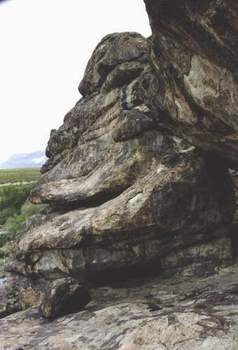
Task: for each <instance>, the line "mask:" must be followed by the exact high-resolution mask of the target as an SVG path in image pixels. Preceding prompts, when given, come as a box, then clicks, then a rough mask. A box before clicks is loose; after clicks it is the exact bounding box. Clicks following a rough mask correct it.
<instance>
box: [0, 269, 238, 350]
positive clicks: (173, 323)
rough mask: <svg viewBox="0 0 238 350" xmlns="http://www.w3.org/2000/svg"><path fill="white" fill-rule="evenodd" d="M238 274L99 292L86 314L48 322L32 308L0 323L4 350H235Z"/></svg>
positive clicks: (151, 281) (138, 284)
mask: <svg viewBox="0 0 238 350" xmlns="http://www.w3.org/2000/svg"><path fill="white" fill-rule="evenodd" d="M237 271H238V269H237V266H234V267H233V268H232V269H226V270H220V273H219V274H218V275H215V276H211V277H208V278H206V279H204V278H196V277H193V279H191V278H185V279H184V278H175V277H173V278H172V279H163V278H156V279H149V280H148V279H147V280H138V281H136V282H135V281H134V282H130V283H128V282H127V283H126V284H120V286H115V285H114V286H111V287H103V288H97V289H95V290H93V291H92V302H91V303H90V304H88V306H86V308H85V310H84V311H81V312H78V313H75V314H73V315H68V316H65V317H61V318H59V319H57V320H54V321H52V322H50V323H49V322H46V321H45V320H44V319H42V318H40V317H39V313H38V310H37V309H34V308H33V309H29V310H27V311H24V312H20V313H18V314H15V315H12V316H8V317H6V318H4V319H2V320H0V329H1V332H0V344H1V349H2V350H15V349H17V348H24V349H26V350H31V349H32V350H33V349H34V350H42V349H44V350H48V349H49V350H65V349H68V350H82V349H83V350H91V349H100V350H114V349H116V350H167V349H169V350H191V349H194V350H201V349H206V350H225V349H229V350H236V349H237V343H238V335H237V327H238V317H237V313H238V298H237V285H238V275H237Z"/></svg>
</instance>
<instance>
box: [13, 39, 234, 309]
mask: <svg viewBox="0 0 238 350" xmlns="http://www.w3.org/2000/svg"><path fill="white" fill-rule="evenodd" d="M79 89H80V91H81V93H82V95H83V97H82V99H81V100H80V101H79V102H78V103H77V104H76V106H75V107H74V108H73V109H72V110H71V111H70V112H69V113H68V114H67V115H66V117H65V119H64V124H63V125H62V126H61V127H60V128H59V130H57V131H56V130H55V131H53V132H52V134H51V138H50V141H49V144H48V148H47V155H48V156H49V161H48V164H46V166H45V167H44V171H45V173H44V174H43V175H42V177H41V179H40V181H39V183H38V185H37V186H36V188H35V189H34V190H33V191H32V193H31V200H32V202H33V203H46V204H48V205H49V207H50V208H51V211H48V213H47V214H45V215H42V216H41V217H38V218H37V220H33V221H32V223H30V224H29V225H27V228H26V230H25V233H23V234H22V236H21V239H20V241H19V243H18V249H17V255H16V259H15V262H13V263H12V264H11V266H9V271H11V272H12V273H14V274H18V275H20V276H25V277H26V278H28V281H29V284H28V283H26V285H27V290H29V291H31V290H33V293H31V292H30V293H29V295H30V297H29V298H28V297H27V295H28V294H27V293H24V292H21V293H20V295H19V298H20V304H21V303H22V302H21V299H22V298H23V299H24V302H23V304H28V300H29V303H31V296H32V295H35V293H36V294H37V293H38V289H39V302H40V300H41V296H42V293H43V294H44V293H45V285H48V282H49V283H50V281H54V279H59V278H64V277H66V276H71V277H74V278H76V279H77V280H78V281H79V282H80V283H87V284H89V285H90V286H93V285H98V284H99V285H100V284H103V283H106V282H108V281H112V280H121V279H126V278H130V277H133V276H135V275H136V274H144V273H148V272H149V273H151V272H153V273H157V274H158V273H160V272H161V271H166V272H167V273H168V274H171V273H175V272H181V273H182V271H183V270H184V271H186V272H185V273H186V274H190V275H193V274H197V275H202V274H203V275H209V274H211V273H213V272H214V271H215V269H216V267H217V266H219V265H223V264H228V263H230V262H231V260H232V249H231V242H230V238H229V235H228V234H229V230H230V227H231V226H232V219H233V213H234V208H235V207H234V205H235V202H234V195H233V184H232V181H231V177H230V174H229V172H228V169H227V165H226V164H223V163H222V162H221V161H220V159H219V158H218V157H216V156H215V155H213V154H209V153H208V154H207V153H204V152H203V151H200V150H198V149H196V148H195V147H193V146H191V145H190V144H189V143H187V141H183V140H182V139H180V138H177V137H174V136H172V135H169V134H167V133H166V132H165V131H162V130H158V129H157V117H158V108H157V105H156V103H157V98H158V96H160V95H161V84H160V81H159V79H158V77H157V75H156V74H155V71H154V68H153V67H152V66H151V62H150V44H149V42H148V40H146V39H145V38H143V37H142V36H141V35H139V34H136V33H115V34H111V35H108V36H107V37H105V38H104V39H103V40H102V41H101V42H100V43H99V45H98V46H97V48H96V49H95V51H94V53H93V55H92V57H91V59H90V61H89V63H88V66H87V68H86V71H85V76H84V78H83V80H82V82H81V84H80V88H79ZM188 267H189V268H188ZM44 280H45V281H46V282H45V283H44V282H43V281H44ZM24 289H26V287H24V286H23V288H22V290H24ZM34 290H35V292H34ZM25 295H26V298H25V297H24V296H25ZM33 300H35V299H34V298H33ZM34 303H35V301H34ZM34 303H33V304H34Z"/></svg>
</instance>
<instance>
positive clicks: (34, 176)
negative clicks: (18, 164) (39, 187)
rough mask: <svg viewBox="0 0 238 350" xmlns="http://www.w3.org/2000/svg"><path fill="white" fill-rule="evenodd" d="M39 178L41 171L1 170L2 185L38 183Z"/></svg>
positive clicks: (0, 179) (0, 181)
mask: <svg viewBox="0 0 238 350" xmlns="http://www.w3.org/2000/svg"><path fill="white" fill-rule="evenodd" d="M39 177H40V169H11V170H5V169H0V185H1V184H8V183H17V182H32V181H37V180H38V179H39Z"/></svg>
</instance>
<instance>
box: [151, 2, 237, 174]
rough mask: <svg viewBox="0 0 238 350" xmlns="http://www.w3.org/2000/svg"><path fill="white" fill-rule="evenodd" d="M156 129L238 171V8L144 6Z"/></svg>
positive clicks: (232, 4)
mask: <svg viewBox="0 0 238 350" xmlns="http://www.w3.org/2000/svg"><path fill="white" fill-rule="evenodd" d="M145 4H146V8H147V12H148V14H149V18H150V23H151V27H152V32H153V36H152V39H151V48H152V49H151V62H152V65H153V67H154V70H155V72H156V76H157V78H158V80H159V82H160V93H159V94H158V95H157V101H156V106H157V107H156V108H157V110H158V115H157V123H158V127H161V128H166V129H168V130H169V131H170V132H171V133H172V134H174V135H178V136H180V137H182V138H185V139H187V140H188V141H189V142H191V143H192V144H193V145H196V146H198V147H200V148H202V149H204V150H206V151H211V152H212V153H216V154H217V155H219V156H220V157H222V159H223V160H224V161H226V162H227V163H228V164H229V165H230V166H231V167H234V168H237V167H238V83H237V78H238V75H237V64H238V40H237V38H238V25H237V23H238V4H237V1H235V0H221V1H213V0H206V1H191V0H182V1H178V0H145Z"/></svg>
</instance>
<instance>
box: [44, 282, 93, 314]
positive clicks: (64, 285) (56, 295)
mask: <svg viewBox="0 0 238 350" xmlns="http://www.w3.org/2000/svg"><path fill="white" fill-rule="evenodd" d="M90 299H91V298H90V295H89V292H88V290H87V288H86V287H85V286H82V285H80V284H79V283H78V282H77V281H76V280H74V279H72V278H62V279H58V280H55V281H53V282H52V283H50V285H49V286H48V289H47V291H46V293H45V295H44V298H43V300H42V302H41V305H40V312H41V314H42V316H44V317H45V318H47V319H51V320H52V319H54V318H57V317H59V316H64V315H67V314H70V313H73V312H78V311H81V310H82V309H83V308H84V306H85V305H87V304H88V303H89V302H90Z"/></svg>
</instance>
